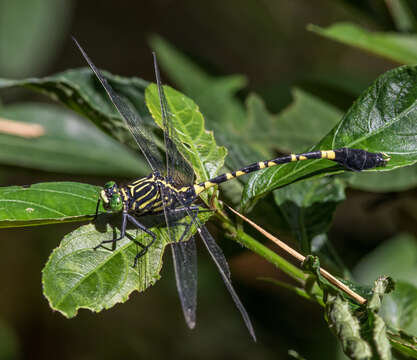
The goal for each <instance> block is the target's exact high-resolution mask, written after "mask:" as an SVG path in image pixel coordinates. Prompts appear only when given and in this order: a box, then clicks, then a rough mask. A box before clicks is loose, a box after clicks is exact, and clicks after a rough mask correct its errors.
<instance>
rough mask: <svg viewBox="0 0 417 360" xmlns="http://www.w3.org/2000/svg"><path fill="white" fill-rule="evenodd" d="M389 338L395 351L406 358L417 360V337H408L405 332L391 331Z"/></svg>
mask: <svg viewBox="0 0 417 360" xmlns="http://www.w3.org/2000/svg"><path fill="white" fill-rule="evenodd" d="M388 336H389V339H390V342H391V345H392V347H393V348H394V349H396V350H398V351H399V352H400V353H402V354H404V355H406V356H411V357H412V358H413V359H417V337H414V336H411V335H408V334H407V333H405V332H403V331H398V332H394V331H391V330H388Z"/></svg>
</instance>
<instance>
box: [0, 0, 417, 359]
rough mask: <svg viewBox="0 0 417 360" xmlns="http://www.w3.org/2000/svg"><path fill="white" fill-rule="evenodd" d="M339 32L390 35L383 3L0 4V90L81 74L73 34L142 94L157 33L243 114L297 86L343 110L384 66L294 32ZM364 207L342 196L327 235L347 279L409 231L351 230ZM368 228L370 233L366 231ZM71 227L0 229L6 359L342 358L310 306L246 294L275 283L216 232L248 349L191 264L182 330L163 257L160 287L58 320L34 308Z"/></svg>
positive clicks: (387, 213) (37, 175)
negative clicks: (239, 85)
mask: <svg viewBox="0 0 417 360" xmlns="http://www.w3.org/2000/svg"><path fill="white" fill-rule="evenodd" d="M337 21H351V22H354V23H357V24H360V25H362V26H364V27H366V28H368V29H371V30H381V31H382V30H383V31H389V30H393V23H392V20H391V18H390V16H389V13H388V12H387V10H386V7H385V3H384V1H371V0H370V1H334V0H316V1H309V0H292V1H284V0H282V1H279V0H239V1H238V0H229V1H205V2H203V1H199V2H197V1H186V0H184V1H181V0H177V1H172V0H154V1H118V2H115V1H108V0H101V1H69V0H31V1H30V2H28V1H24V0H10V1H8V0H0V77H2V78H23V77H41V76H46V75H49V74H53V73H56V72H60V71H63V70H66V69H69V68H75V67H80V66H85V63H84V61H83V59H82V57H81V56H80V53H79V51H78V50H77V49H76V48H75V46H74V44H73V42H72V40H71V35H74V36H75V37H76V38H77V39H78V40H79V41H80V43H81V44H82V45H83V46H84V47H85V49H86V50H87V52H88V54H89V55H90V57H91V58H92V59H93V60H94V62H95V63H96V64H97V65H98V66H99V67H101V68H103V69H107V70H109V71H111V72H112V73H114V74H120V75H124V76H138V77H141V78H143V79H145V80H148V81H153V78H154V75H153V68H152V62H151V48H150V45H149V38H150V36H152V35H155V34H157V35H160V36H161V37H163V38H164V39H165V40H167V41H168V42H169V43H171V44H172V45H173V46H175V47H176V48H177V49H178V50H180V51H181V52H182V53H184V54H186V55H187V56H188V57H190V58H191V59H192V60H193V61H194V62H195V63H197V64H198V65H199V66H200V67H201V68H203V69H204V70H205V71H206V72H207V73H209V74H210V75H212V76H225V75H231V74H243V75H244V76H245V77H246V78H247V86H246V87H245V89H244V90H242V91H240V92H239V94H238V95H239V97H240V99H241V100H242V101H244V99H245V98H246V96H247V95H248V94H249V93H250V92H256V93H257V94H259V95H260V96H261V97H262V98H263V99H264V100H265V102H266V105H267V107H268V109H269V110H270V111H271V112H278V111H280V110H282V109H284V108H285V107H286V106H288V105H289V104H290V103H291V101H292V98H291V88H292V87H294V86H297V87H299V88H302V89H304V90H306V91H309V92H310V93H312V94H314V95H316V96H319V97H321V98H323V99H325V100H326V101H327V102H329V103H332V104H334V105H335V106H337V107H339V108H340V109H342V110H343V111H345V110H346V109H347V108H348V107H349V106H350V104H351V103H352V101H353V100H354V99H355V98H356V97H357V96H358V94H359V93H360V92H361V91H362V90H363V89H364V88H366V86H368V85H369V84H370V83H371V82H372V81H373V80H374V79H375V78H376V77H377V76H378V75H379V74H381V73H383V72H384V71H386V70H387V69H389V68H392V67H394V66H396V64H394V63H391V62H389V61H386V60H383V59H381V58H378V57H376V56H373V55H370V54H366V53H364V52H361V51H359V50H356V49H353V48H350V47H347V46H344V45H340V44H338V43H336V42H332V41H330V40H327V39H324V38H321V37H319V36H317V35H316V34H314V33H311V32H308V31H307V30H306V26H307V24H309V23H313V24H317V25H320V26H328V25H330V24H332V23H334V22H337ZM162 70H163V69H162ZM163 77H164V79H165V82H167V83H170V78H169V77H168V76H167V75H166V74H164V73H163ZM171 84H172V85H173V86H175V83H171ZM0 96H1V99H2V102H3V103H4V104H8V103H13V102H15V101H26V100H40V101H47V100H46V99H45V98H42V97H41V96H40V95H36V94H35V95H34V94H33V93H30V92H28V91H23V90H21V89H19V90H15V89H13V90H12V91H11V90H3V91H1V92H0ZM215 135H216V134H215ZM91 151H94V149H91ZM242 165H243V164H242ZM0 169H1V171H0V179H1V184H2V186H9V185H20V184H26V183H35V182H41V181H51V180H57V181H61V180H62V181H64V180H73V181H84V182H88V183H92V184H98V185H101V184H103V183H104V182H105V181H106V180H108V179H107V178H105V177H91V176H77V175H68V174H58V173H51V172H42V171H39V170H28V169H24V168H19V167H14V166H1V168H0ZM376 199H377V200H378V199H380V198H379V197H377V196H375V195H365V194H363V193H361V192H359V191H356V192H355V191H351V192H350V193H349V194H348V201H346V202H345V203H344V204H343V205H342V206H341V207H339V209H338V211H337V213H336V216H335V223H334V226H333V228H332V230H331V232H330V236H331V237H332V240H334V243H335V246H336V247H337V248H338V249H339V250H342V253H343V254H344V255H346V256H345V261H346V263H347V264H348V265H349V266H353V265H354V264H355V263H356V262H357V261H358V260H359V258H360V254H363V253H366V252H367V251H369V250H370V249H372V248H374V247H376V246H377V245H378V242H379V241H380V239H386V238H388V237H389V236H391V235H393V234H394V233H395V232H396V231H398V229H401V228H402V227H404V228H407V227H410V225H409V224H410V222H408V223H407V224H402V225H401V221H400V220H399V218H401V216H397V217H395V216H393V210H392V209H388V210H387V209H386V210H384V212H383V213H381V212H378V211H374V212H373V214H371V215H370V217H367V218H366V219H367V220H366V221H363V223H361V222H360V221H359V220H360V219H361V216H360V214H361V211H362V209H363V206H364V204H365V205H366V204H370V203H372V202H373V201H375V200H376ZM350 213H352V214H355V215H354V217H353V218H349V215H347V214H350ZM358 221H359V222H358ZM369 223H374V224H376V225H375V226H372V228H371V230H369V228H367V225H369ZM352 224H355V225H354V226H352ZM78 226H79V224H64V225H52V226H47V227H46V226H45V227H37V228H30V227H28V228H23V229H15V230H9V229H8V230H1V233H0V238H1V241H0V253H1V255H2V261H1V262H0V274H1V275H0V276H1V283H2V287H1V291H0V294H1V296H0V307H1V309H2V310H1V313H0V348H3V352H2V354H4V358H5V359H48V358H60V359H114V358H123V359H145V358H147V359H160V358H167V357H168V358H178V359H212V358H217V359H254V358H256V359H285V358H287V357H288V355H287V352H288V350H289V349H294V350H296V351H297V352H299V353H300V354H301V355H303V356H305V357H306V358H307V359H336V358H337V359H342V357H341V356H340V354H339V352H338V350H337V347H336V342H335V340H334V339H333V336H332V335H331V333H330V331H329V330H328V328H327V325H326V323H325V320H324V319H323V314H322V310H321V309H320V308H319V307H318V305H315V304H312V303H309V302H307V301H306V300H303V299H301V298H299V297H297V296H296V295H294V294H292V293H290V292H288V291H286V290H284V289H280V288H277V287H275V286H270V285H268V284H265V283H262V282H260V281H257V280H256V277H257V276H271V277H275V278H278V279H280V278H282V275H281V274H279V272H278V271H277V270H275V269H274V268H273V267H272V265H269V264H268V263H266V262H265V261H264V260H262V259H260V258H258V257H257V256H255V255H253V254H250V253H247V252H244V251H242V249H240V248H239V247H238V246H237V245H236V244H233V243H232V244H230V242H227V241H226V240H225V241H221V233H220V231H219V230H218V229H215V228H214V229H213V231H214V233H215V234H217V235H219V236H216V237H217V238H220V243H221V246H222V247H223V248H224V249H225V253H226V255H227V257H228V258H229V261H230V266H231V269H232V274H233V278H234V283H235V285H236V288H237V291H238V293H239V294H240V295H241V299H242V301H243V302H244V304H245V305H246V307H247V310H248V312H249V314H250V315H251V317H252V319H253V322H254V325H255V329H256V331H257V335H258V339H259V342H258V343H257V344H254V343H253V342H252V341H251V339H250V337H249V335H248V333H247V331H246V329H245V327H244V325H243V323H242V321H241V318H240V316H239V313H238V311H237V310H236V309H235V308H234V305H233V303H232V301H231V299H230V297H229V295H228V294H227V292H226V290H225V288H224V286H223V284H222V281H221V279H220V277H219V276H218V274H217V272H216V270H215V268H214V266H213V264H212V263H211V262H210V261H209V259H208V258H207V256H206V254H205V253H204V252H203V251H201V254H200V256H199V271H200V273H199V283H200V285H199V305H198V324H197V327H196V329H195V330H194V331H189V330H188V329H187V328H186V325H185V323H184V320H183V316H182V312H181V309H180V305H179V301H178V298H177V293H176V289H175V281H174V277H173V273H172V266H171V259H170V256H167V255H166V256H165V263H166V264H165V265H166V266H164V268H163V271H162V279H161V280H160V281H158V282H157V284H156V285H155V286H154V287H152V288H151V289H149V290H148V291H146V292H145V293H143V294H138V293H134V294H133V295H132V296H131V299H130V300H129V301H128V302H127V303H125V304H119V305H117V306H115V307H114V308H112V309H110V310H107V311H103V312H102V313H100V314H93V313H91V312H89V311H86V310H82V311H80V313H79V315H78V316H77V317H76V318H74V319H70V320H68V319H65V318H64V317H63V316H62V315H60V314H59V313H54V312H53V311H52V310H51V309H50V308H49V306H48V303H47V300H46V299H45V298H44V297H43V295H42V284H41V270H42V268H43V266H44V264H45V262H46V261H47V259H48V255H49V254H50V252H51V250H52V249H53V248H55V247H56V246H58V244H59V242H60V240H61V239H62V237H63V236H64V235H65V234H66V233H68V232H70V231H71V230H73V229H75V228H77V227H78ZM366 229H368V230H366ZM367 231H368V232H367ZM347 248H349V251H347ZM323 344H326V350H325V352H323ZM0 353H1V352H0Z"/></svg>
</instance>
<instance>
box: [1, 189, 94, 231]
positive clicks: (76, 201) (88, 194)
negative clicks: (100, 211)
mask: <svg viewBox="0 0 417 360" xmlns="http://www.w3.org/2000/svg"><path fill="white" fill-rule="evenodd" d="M99 190H100V188H99V187H97V186H93V185H88V184H81V183H76V182H49V183H39V184H34V185H28V186H9V187H0V228H6V227H17V226H19V227H20V226H34V225H44V224H53V223H62V222H70V221H85V220H88V219H91V218H92V217H93V216H94V214H95V211H96V210H95V209H96V205H97V200H98V194H99Z"/></svg>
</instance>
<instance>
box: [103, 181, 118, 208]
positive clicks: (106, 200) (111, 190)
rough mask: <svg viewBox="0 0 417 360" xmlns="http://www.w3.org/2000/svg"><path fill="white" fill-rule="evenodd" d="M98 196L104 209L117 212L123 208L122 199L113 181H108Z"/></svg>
mask: <svg viewBox="0 0 417 360" xmlns="http://www.w3.org/2000/svg"><path fill="white" fill-rule="evenodd" d="M100 198H101V200H102V201H103V204H104V209H106V210H107V211H112V212H119V211H121V210H122V209H123V201H122V197H121V195H120V192H119V188H118V186H117V184H116V183H115V182H114V181H109V182H108V183H106V184H105V185H104V187H103V190H101V192H100Z"/></svg>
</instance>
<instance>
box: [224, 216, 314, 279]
mask: <svg viewBox="0 0 417 360" xmlns="http://www.w3.org/2000/svg"><path fill="white" fill-rule="evenodd" d="M216 214H217V215H218V217H220V219H221V222H222V226H223V228H224V229H226V230H227V231H228V232H229V237H231V238H233V240H235V241H237V242H239V243H240V244H241V245H243V246H245V247H246V248H248V249H249V250H251V251H253V252H255V253H257V254H258V255H260V256H262V257H263V258H264V259H266V260H267V261H269V262H270V263H272V264H274V265H275V266H276V267H278V268H279V269H281V270H282V271H283V272H285V273H286V274H287V275H289V276H290V277H291V278H293V279H294V280H296V281H298V282H299V283H300V284H302V285H304V284H305V281H306V279H307V275H306V274H305V273H304V272H303V271H302V270H300V269H299V268H297V267H296V266H294V265H293V264H291V263H290V262H288V261H287V260H285V259H284V258H283V257H281V256H279V255H278V254H276V253H275V252H274V251H272V250H270V249H269V248H267V247H266V246H265V245H263V244H261V243H260V242H258V241H257V240H255V239H254V238H253V237H252V236H250V235H248V234H246V233H245V232H244V231H242V230H238V229H236V227H235V226H234V225H233V224H232V223H231V221H230V220H229V219H228V218H227V217H226V215H225V214H224V213H222V212H220V213H219V212H216Z"/></svg>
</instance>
